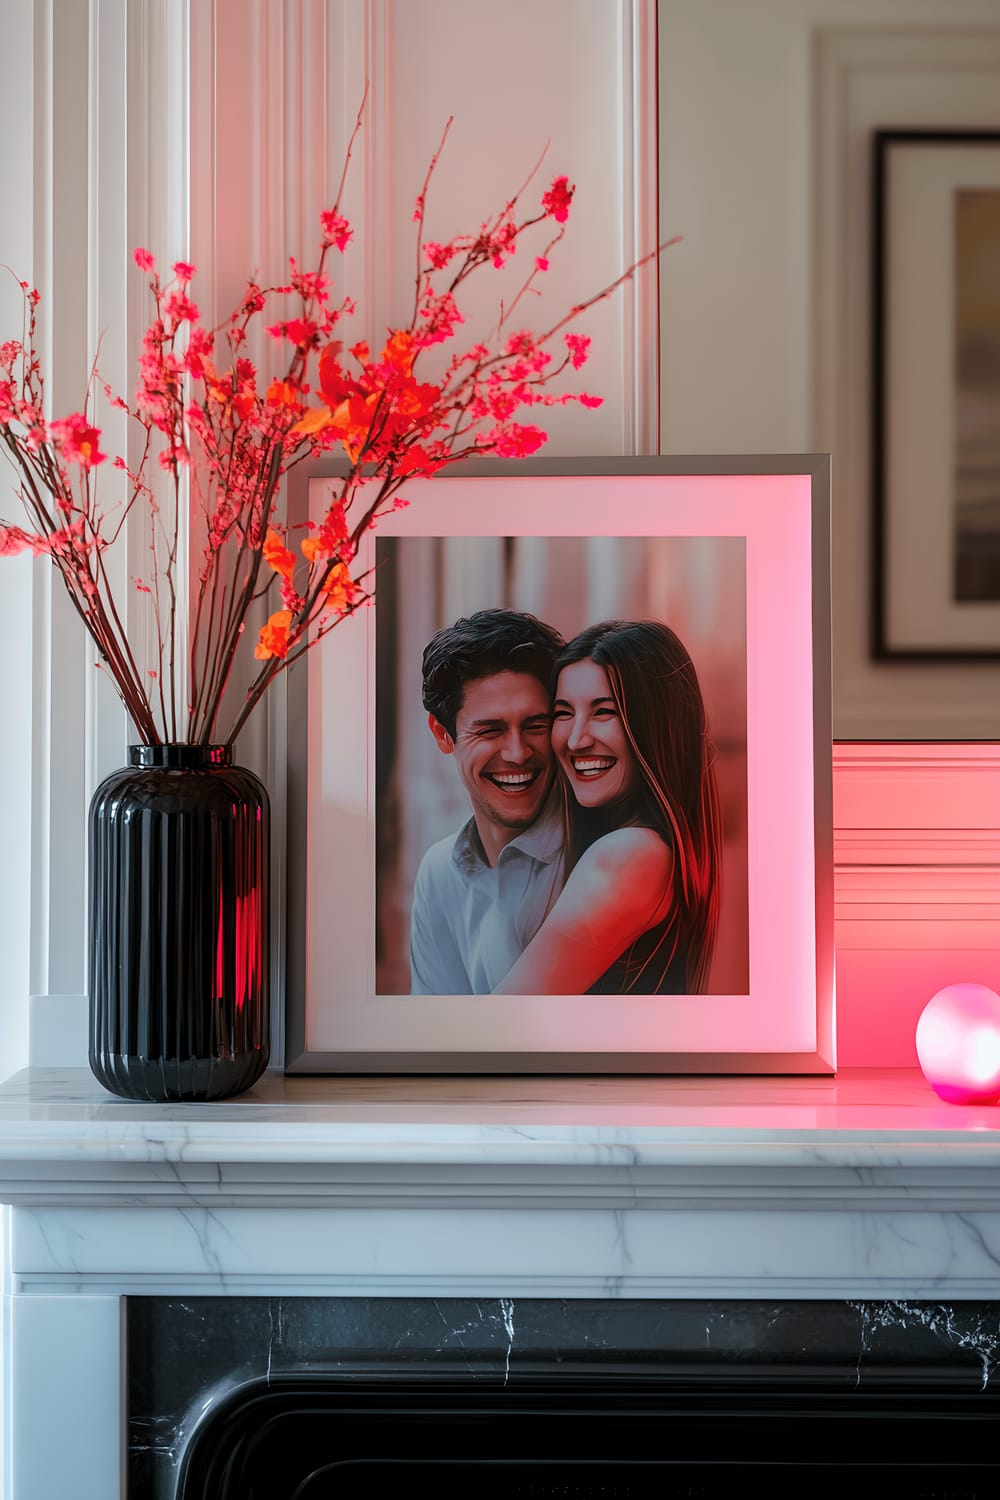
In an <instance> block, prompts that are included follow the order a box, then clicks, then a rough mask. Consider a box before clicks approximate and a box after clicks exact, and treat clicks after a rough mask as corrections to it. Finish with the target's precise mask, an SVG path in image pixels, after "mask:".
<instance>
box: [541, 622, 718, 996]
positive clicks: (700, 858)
mask: <svg viewBox="0 0 1000 1500" xmlns="http://www.w3.org/2000/svg"><path fill="white" fill-rule="evenodd" d="M588 659H589V660H592V661H594V662H596V663H597V664H598V665H599V666H601V667H603V668H604V670H605V672H606V673H607V676H608V683H609V684H610V688H611V695H612V698H613V699H614V703H615V707H616V709H617V711H618V714H619V717H620V718H621V722H622V727H623V729H624V731H625V736H626V738H627V740H628V742H629V745H630V746H631V748H632V752H633V754H634V756H635V759H636V765H637V767H638V770H639V778H638V783H637V785H636V786H635V787H634V788H633V789H632V790H631V791H630V792H629V793H627V794H626V797H625V798H624V799H623V801H621V802H619V803H617V804H616V805H615V807H614V808H613V809H600V810H599V811H596V812H594V813H589V812H588V811H587V810H585V809H583V808H581V807H579V805H578V804H577V803H576V802H575V800H574V798H573V795H572V792H570V791H569V790H568V789H565V788H564V789H565V798H564V805H565V816H566V824H567V829H566V832H567V838H566V851H567V861H566V868H567V873H568V872H569V870H571V869H572V868H573V865H574V864H575V863H576V861H577V860H578V859H579V857H580V855H581V854H582V853H583V851H584V849H586V848H587V847H588V846H589V845H590V844H592V843H593V842H594V840H595V839H597V838H599V837H600V836H601V834H602V833H606V832H608V831H610V829H612V828H617V827H621V826H623V825H624V824H625V823H641V824H643V825H645V826H648V827H652V828H655V829H656V831H657V832H658V833H659V834H660V835H661V837H662V838H663V839H664V841H665V842H666V843H667V844H668V845H669V847H670V848H671V849H672V850H673V853H674V886H675V902H674V907H673V910H672V912H671V913H670V916H669V918H668V919H667V924H666V928H665V931H664V937H663V941H662V942H661V943H660V944H659V945H658V947H657V952H656V954H655V955H653V956H654V957H656V958H657V960H658V965H657V966H658V969H659V976H658V977H660V978H662V975H663V974H664V973H665V972H666V969H667V967H668V966H669V964H670V963H671V961H672V960H673V957H674V955H675V954H676V953H677V951H678V949H679V950H680V951H681V952H682V953H683V954H684V956H685V981H686V993H688V994H704V993H705V991H706V990H707V987H708V976H709V969H710V967H711V963H712V955H713V953H714V950H715V940H716V935H717V932H718V926H719V900H720V887H721V873H722V834H721V817H720V812H719V794H718V787H717V784H716V776H715V747H714V745H713V743H712V740H711V737H710V735H709V728H708V720H707V716H706V713H705V705H704V701H703V699H702V695H701V687H700V684H699V682H698V675H697V673H696V671H695V668H694V663H693V662H692V660H691V656H690V654H689V652H688V650H687V648H686V647H685V646H684V644H683V642H682V641H681V640H680V638H679V637H678V636H677V635H676V634H675V633H674V631H672V630H671V629H670V628H669V626H667V625H663V624H661V623H660V622H659V621H657V620H605V621H603V622H602V623H601V624H599V625H591V626H590V627H589V628H588V629H587V630H584V631H581V633H580V634H579V635H577V636H574V638H573V639H572V640H571V641H570V642H569V643H568V644H567V645H566V646H565V647H564V649H563V650H562V651H561V652H560V654H559V656H558V657H557V659H556V664H555V677H556V681H557V682H558V676H559V673H560V671H561V670H562V668H563V667H567V666H570V665H571V664H572V663H573V662H577V661H584V660H588ZM648 967H649V961H647V962H646V963H645V964H643V965H642V970H641V971H639V972H638V973H637V975H636V977H635V979H630V980H629V982H628V985H627V988H628V989H629V990H632V991H635V990H636V989H637V985H638V981H639V979H641V976H642V972H644V971H645V970H646V969H648ZM639 993H644V994H656V993H657V984H656V983H655V982H654V983H652V984H647V985H644V986H643V988H642V990H640V991H639Z"/></svg>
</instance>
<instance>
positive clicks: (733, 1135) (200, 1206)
mask: <svg viewBox="0 0 1000 1500" xmlns="http://www.w3.org/2000/svg"><path fill="white" fill-rule="evenodd" d="M0 1201H2V1202H4V1203H6V1204H9V1205H11V1208H10V1210H9V1216H8V1217H9V1222H8V1233H7V1260H6V1288H5V1290H6V1294H7V1295H6V1299H5V1306H6V1310H7V1315H8V1316H7V1319H6V1340H7V1371H8V1384H7V1414H8V1441H9V1453H8V1466H9V1473H8V1476H7V1488H6V1489H5V1491H4V1497H5V1500H36V1497H37V1500H52V1497H53V1496H55V1495H57V1494H60V1493H73V1494H74V1496H75V1497H76V1500H118V1497H119V1496H123V1495H124V1493H125V1491H124V1488H123V1481H122V1478H121V1473H122V1461H121V1455H122V1452H123V1427H122V1415H121V1401H120V1383H121V1368H122V1335H121V1299H122V1298H123V1297H124V1296H128V1295H182V1296H198V1295H214V1296H219V1295H224V1296H241V1295H242V1296H247V1295H266V1294H278V1293H281V1294H285V1295H296V1294H299V1295H331V1296H334V1295H335V1296H345V1295H346V1296H379V1295H385V1296H404V1295H405V1296H428V1297H435V1296H444V1295H448V1296H475V1297H511V1298H516V1297H522V1298H523V1297H561V1298H566V1297H599V1298H600V1297H633V1298H652V1297H733V1298H766V1299H827V1298H846V1299H872V1298H874V1299H928V1300H933V1301H943V1300H955V1299H987V1300H997V1301H998V1302H1000V1108H998V1107H990V1108H980V1107H976V1108H965V1109H963V1108H956V1107H955V1106H951V1105H946V1104H943V1103H941V1102H940V1101H939V1100H938V1099H937V1098H936V1096H935V1095H934V1094H933V1092H932V1091H931V1090H930V1088H929V1087H928V1086H927V1084H926V1083H925V1082H924V1080H923V1078H922V1077H921V1075H920V1074H919V1073H918V1072H916V1071H910V1070H907V1069H895V1070H888V1071H875V1070H858V1071H845V1072H843V1073H841V1074H840V1075H839V1076H838V1077H837V1078H835V1079H821V1078H742V1079H734V1078H729V1079H711V1078H696V1077H685V1078H648V1079H642V1078H629V1079H612V1078H560V1079H533V1078H496V1079H490V1078H482V1079H468V1078H462V1079H457V1078H436V1079H427V1078H425V1079H421V1078H282V1077H281V1076H279V1075H277V1074H270V1075H268V1076H267V1077H266V1078H265V1079H264V1080H263V1081H262V1082H261V1084H259V1085H258V1086H257V1087H256V1088H255V1089H254V1090H253V1091H252V1092H251V1093H250V1094H248V1095H246V1096H244V1098H242V1099H239V1100H235V1101H233V1102H231V1103H225V1104H216V1105H212V1106H197V1105H185V1106H150V1105H141V1104H129V1103H125V1102H123V1101H120V1100H116V1099H113V1098H111V1097H110V1096H109V1095H107V1094H105V1093H104V1091H103V1090H102V1089H101V1088H100V1087H99V1085H98V1084H96V1082H94V1081H93V1080H92V1079H91V1077H90V1074H89V1073H87V1072H86V1071H84V1070H66V1071H56V1070H33V1071H27V1072H23V1073H19V1074H16V1075H15V1076H14V1077H13V1078H12V1079H10V1080H9V1081H8V1082H7V1083H6V1084H4V1085H3V1086H2V1087H0ZM55 1347H58V1348H59V1349H60V1350H61V1351H62V1354H61V1357H60V1359H59V1360H57V1361H53V1358H52V1350H53V1348H55ZM53 1403H57V1404H58V1406H59V1407H60V1408H61V1410H62V1411H63V1412H64V1413H66V1419H65V1421H64V1422H63V1424H62V1430H63V1436H64V1437H65V1436H66V1426H67V1424H68V1425H69V1426H70V1428H71V1429H72V1436H73V1441H72V1442H70V1441H68V1440H67V1441H65V1442H62V1443H60V1444H58V1445H53V1444H46V1443H40V1442H39V1441H38V1434H39V1432H40V1431H42V1430H44V1425H45V1421H46V1413H50V1412H51V1411H52V1409H53ZM81 1455H84V1456H83V1457H81ZM81 1485H83V1488H81Z"/></svg>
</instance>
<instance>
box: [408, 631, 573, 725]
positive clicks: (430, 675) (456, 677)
mask: <svg viewBox="0 0 1000 1500" xmlns="http://www.w3.org/2000/svg"><path fill="white" fill-rule="evenodd" d="M563 644H564V642H563V638H562V636H561V635H560V634H559V632H558V631H557V630H553V629H552V627H551V625H545V624H544V623H543V622H542V621H541V620H537V619H536V618H535V616H534V615H529V614H523V613H521V612H519V611H518V610H514V609H478V610H477V611H476V613H475V614H474V615H469V616H468V617H467V618H465V619H461V620H456V621H455V623H454V625H447V626H445V628H444V629H443V630H439V631H438V633H437V635H435V636H434V637H433V639H432V640H431V641H429V642H428V644H427V646H426V647H425V649H424V691H423V702H424V708H426V710H427V712H428V713H431V714H433V715H434V717H435V719H437V720H438V722H439V723H441V724H443V725H444V727H445V729H447V731H448V733H449V734H450V735H452V736H454V734H455V720H456V718H457V716H458V711H459V709H460V708H461V707H462V698H463V695H464V693H465V684H466V683H467V682H474V681H475V680H476V679H477V678H480V677H492V676H494V675H495V673H497V672H527V673H529V674H530V675H531V676H532V677H537V678H538V680H539V682H541V683H542V684H543V685H544V687H545V688H546V689H549V688H551V686H552V669H553V666H554V664H555V659H556V656H557V655H558V653H559V652H560V651H561V650H562V647H563Z"/></svg>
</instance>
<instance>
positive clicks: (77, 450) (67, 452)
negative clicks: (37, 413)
mask: <svg viewBox="0 0 1000 1500" xmlns="http://www.w3.org/2000/svg"><path fill="white" fill-rule="evenodd" d="M49 431H50V432H51V434H52V437H53V439H54V441H55V442H56V444H57V445H58V447H59V450H60V452H61V453H62V455H63V457H64V458H68V459H70V460H71V461H72V462H73V463H77V464H79V465H80V467H81V468H83V469H93V468H96V466H97V465H98V464H102V463H103V462H104V460H105V459H106V458H107V456H108V455H107V454H106V453H101V452H100V450H99V449H98V446H97V445H98V442H99V441H100V437H101V433H100V429H99V428H98V427H92V426H91V424H90V423H89V422H88V421H87V418H86V417H85V416H84V415H83V413H82V412H74V413H73V415H72V416H69V417H66V418H64V419H63V420H62V421H60V422H52V423H51V424H50V427H49Z"/></svg>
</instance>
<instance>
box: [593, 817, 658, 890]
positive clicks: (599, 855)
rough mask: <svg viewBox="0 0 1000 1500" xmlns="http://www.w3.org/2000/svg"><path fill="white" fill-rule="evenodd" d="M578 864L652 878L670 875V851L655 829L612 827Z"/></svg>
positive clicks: (603, 872)
mask: <svg viewBox="0 0 1000 1500" xmlns="http://www.w3.org/2000/svg"><path fill="white" fill-rule="evenodd" d="M581 866H582V867H583V868H584V869H585V870H586V869H588V868H589V869H590V870H592V871H593V872H594V873H595V874H600V875H604V876H607V875H620V874H622V873H624V872H625V871H630V872H632V873H634V874H641V875H643V876H644V877H646V878H648V879H650V880H655V879H656V878H657V876H662V877H666V876H667V875H669V874H670V871H671V869H672V868H673V854H672V852H671V850H670V846H669V844H667V843H666V842H665V840H664V839H663V838H661V836H660V835H659V834H658V833H657V832H656V829H655V828H632V827H629V828H615V829H613V830H612V832H611V833H606V834H604V835H603V836H602V837H601V838H599V839H597V840H595V842H594V843H593V844H591V845H590V847H589V849H587V850H585V851H584V853H583V854H582V855H581V857H580V861H579V864H578V866H577V868H578V869H579V868H580V867H581Z"/></svg>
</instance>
